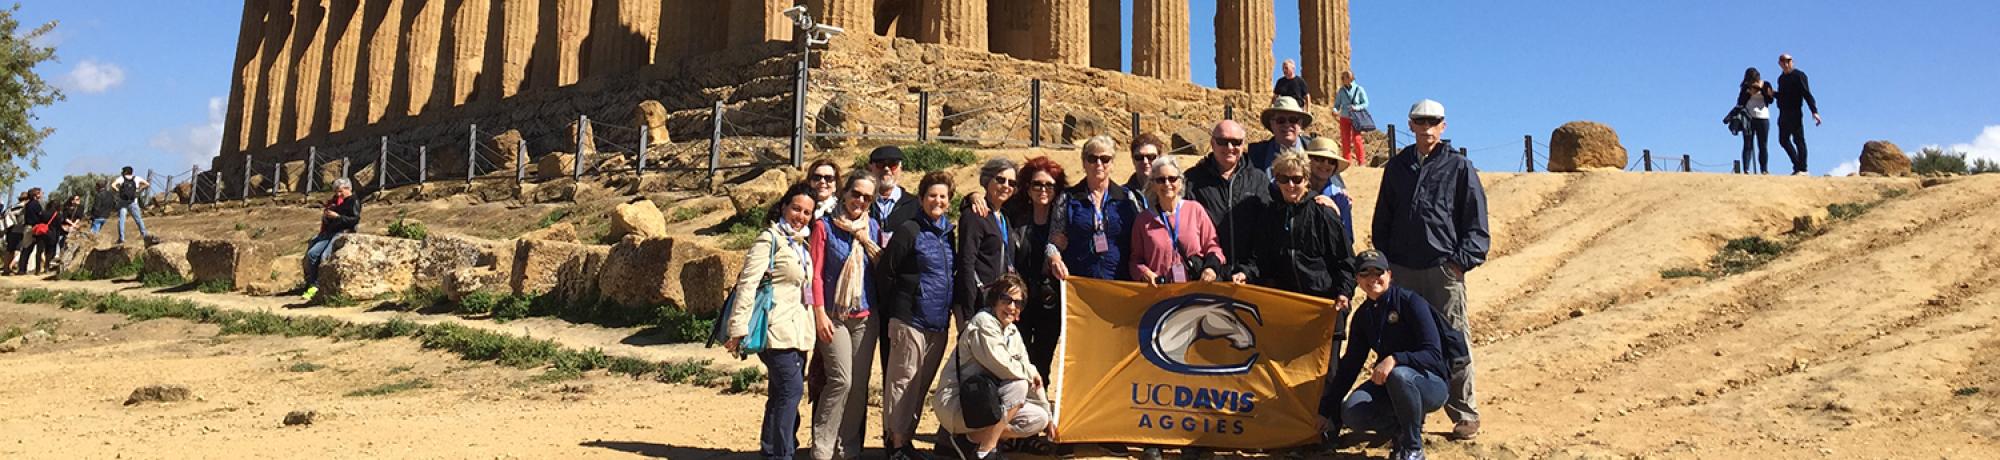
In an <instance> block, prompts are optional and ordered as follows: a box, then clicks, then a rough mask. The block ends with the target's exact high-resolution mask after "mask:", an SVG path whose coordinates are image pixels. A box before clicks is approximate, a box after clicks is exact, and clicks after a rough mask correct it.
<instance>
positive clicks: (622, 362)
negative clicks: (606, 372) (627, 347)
mask: <svg viewBox="0 0 2000 460" xmlns="http://www.w3.org/2000/svg"><path fill="white" fill-rule="evenodd" d="M605 368H607V369H610V370H611V372H612V373H617V374H625V375H629V376H632V377H638V376H642V375H646V374H648V373H652V372H655V371H659V370H660V368H661V366H660V365H659V364H658V363H654V362H652V361H647V360H643V359H639V358H628V357H624V356H617V357H613V358H611V362H610V364H609V365H607V366H605Z"/></svg>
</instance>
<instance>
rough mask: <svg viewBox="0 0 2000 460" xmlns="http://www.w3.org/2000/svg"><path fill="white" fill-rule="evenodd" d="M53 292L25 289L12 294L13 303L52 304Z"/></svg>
mask: <svg viewBox="0 0 2000 460" xmlns="http://www.w3.org/2000/svg"><path fill="white" fill-rule="evenodd" d="M55 300H56V293H55V291H50V290H47V289H42V288H33V289H25V290H22V291H21V292H19V293H16V294H14V301H15V302H20V303H54V302H55Z"/></svg>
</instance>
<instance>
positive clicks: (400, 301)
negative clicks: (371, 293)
mask: <svg viewBox="0 0 2000 460" xmlns="http://www.w3.org/2000/svg"><path fill="white" fill-rule="evenodd" d="M448 303H451V299H450V298H449V297H447V296H445V293H444V290H442V289H434V288H427V287H412V288H409V289H404V290H403V292H400V293H397V294H396V304H395V305H396V308H397V309H399V310H403V311H416V310H422V309H426V308H431V307H436V306H439V305H445V304H448Z"/></svg>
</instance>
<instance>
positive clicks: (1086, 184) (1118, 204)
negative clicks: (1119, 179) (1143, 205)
mask: <svg viewBox="0 0 2000 460" xmlns="http://www.w3.org/2000/svg"><path fill="white" fill-rule="evenodd" d="M1117 151H1118V146H1117V143H1115V142H1113V141H1112V140H1111V137H1110V136H1096V137H1092V138H1090V140H1087V141H1084V142H1083V149H1082V154H1083V179H1082V180H1079V181H1076V185H1073V186H1070V188H1069V189H1067V190H1064V191H1063V194H1064V195H1065V196H1064V200H1063V202H1064V203H1066V204H1068V206H1065V208H1066V210H1065V211H1062V212H1063V214H1064V220H1065V222H1067V223H1068V225H1064V226H1063V227H1062V228H1060V229H1058V230H1059V231H1061V232H1062V237H1061V238H1057V240H1058V242H1057V243H1056V245H1057V246H1058V247H1059V248H1061V249H1062V259H1063V265H1064V266H1065V268H1067V269H1068V272H1069V273H1066V274H1061V277H1064V278H1067V277H1068V275H1075V276H1081V277H1084V278H1094V279H1101V280H1123V279H1126V278H1125V274H1126V270H1125V269H1126V263H1127V261H1128V260H1130V259H1129V258H1130V257H1131V254H1132V222H1133V220H1134V219H1137V218H1138V217H1139V206H1138V203H1136V202H1133V201H1132V197H1131V194H1129V193H1127V192H1126V191H1125V187H1123V186H1120V185H1118V184H1116V183H1113V182H1111V163H1112V162H1115V161H1118V158H1117V153H1116V152H1117Z"/></svg>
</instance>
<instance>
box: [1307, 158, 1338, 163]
mask: <svg viewBox="0 0 2000 460" xmlns="http://www.w3.org/2000/svg"><path fill="white" fill-rule="evenodd" d="M1312 159H1313V162H1314V163H1320V164H1329V165H1337V164H1340V160H1335V159H1333V158H1330V157H1312Z"/></svg>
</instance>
